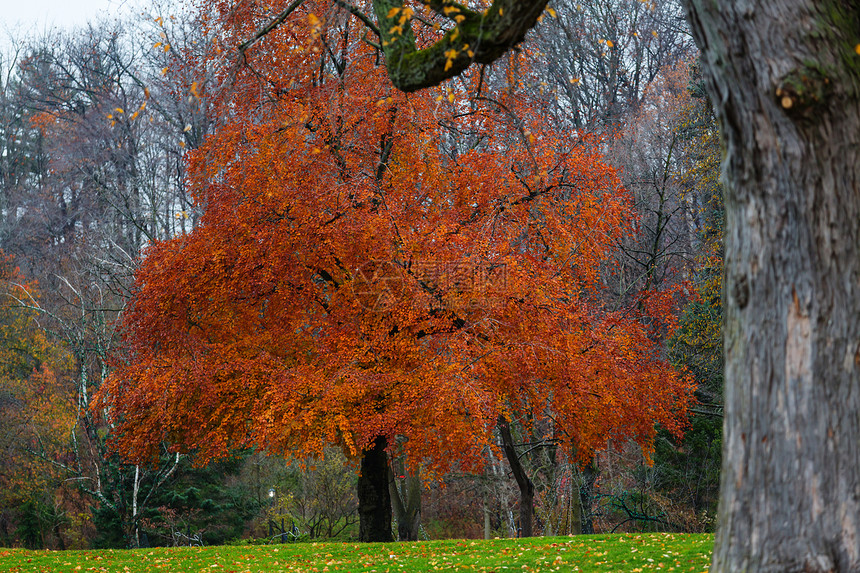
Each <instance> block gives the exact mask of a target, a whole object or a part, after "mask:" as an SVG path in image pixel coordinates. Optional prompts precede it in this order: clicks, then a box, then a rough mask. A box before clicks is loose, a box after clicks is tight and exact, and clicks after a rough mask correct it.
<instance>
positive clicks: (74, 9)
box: [0, 0, 131, 36]
mask: <svg viewBox="0 0 860 573" xmlns="http://www.w3.org/2000/svg"><path fill="white" fill-rule="evenodd" d="M0 2H2V4H3V8H2V10H0V22H2V25H0V33H2V34H4V35H5V34H6V32H12V33H16V35H21V34H23V35H26V36H29V35H30V34H32V33H39V32H42V31H45V30H47V29H50V28H52V27H54V26H56V27H61V28H72V27H75V26H80V25H83V24H85V23H86V22H87V21H88V20H94V19H96V18H98V17H99V16H108V17H111V16H115V15H119V14H121V13H122V14H126V13H128V11H129V9H130V6H131V1H130V0H0Z"/></svg>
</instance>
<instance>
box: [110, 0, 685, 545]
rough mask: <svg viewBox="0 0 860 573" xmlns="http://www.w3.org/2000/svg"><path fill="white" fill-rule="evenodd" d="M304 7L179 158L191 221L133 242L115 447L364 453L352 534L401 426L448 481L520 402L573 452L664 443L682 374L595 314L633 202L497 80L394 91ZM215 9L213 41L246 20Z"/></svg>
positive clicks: (611, 318)
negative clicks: (185, 159)
mask: <svg viewBox="0 0 860 573" xmlns="http://www.w3.org/2000/svg"><path fill="white" fill-rule="evenodd" d="M316 8H319V7H316ZM250 9H253V7H251V8H250ZM313 9H314V6H308V7H302V8H300V9H298V11H297V15H298V17H297V18H294V19H292V20H290V21H288V22H285V23H283V24H282V25H281V26H280V27H278V28H277V29H276V30H274V31H272V32H270V33H269V35H268V36H267V37H266V38H265V40H264V41H262V42H260V43H259V44H257V46H256V47H255V50H254V53H253V60H252V61H251V65H250V66H248V67H243V68H239V69H238V70H237V69H233V68H230V67H229V66H225V68H224V72H223V73H224V74H225V75H226V76H229V77H230V79H231V81H232V87H231V89H230V90H228V91H226V92H225V93H224V94H222V95H221V96H220V97H221V99H220V100H219V105H220V109H221V111H222V114H223V117H224V118H225V120H224V121H223V124H222V125H221V126H220V127H219V128H218V129H217V130H216V132H215V133H214V134H213V135H212V136H210V137H209V138H208V140H207V141H206V143H205V144H204V145H203V146H202V148H201V149H200V150H198V151H197V152H195V153H194V154H193V156H192V160H191V165H190V173H191V179H190V184H191V187H192V189H193V192H194V194H195V197H196V200H197V202H198V204H200V205H202V206H205V213H204V215H203V218H202V219H201V222H200V225H199V226H198V227H197V228H196V229H195V230H194V231H193V232H191V233H190V234H188V235H183V236H179V237H176V238H174V239H172V240H167V241H158V242H154V243H153V244H152V245H151V246H150V247H149V248H148V249H147V251H146V257H145V259H144V260H143V261H142V264H141V267H140V270H139V272H138V274H137V277H136V287H135V294H134V297H133V300H132V304H131V307H130V309H129V310H128V312H127V313H126V315H125V317H124V329H125V331H124V333H125V334H124V340H125V342H126V347H127V350H128V352H129V354H128V355H127V357H126V358H124V359H122V360H120V361H119V363H118V364H117V368H116V370H115V371H114V373H113V374H112V376H111V377H110V379H109V381H108V383H107V384H106V385H105V386H103V388H102V391H101V392H100V400H99V407H103V408H104V409H106V411H107V412H108V415H109V418H110V422H111V424H112V427H113V431H114V436H115V443H116V445H117V446H118V447H119V448H120V449H121V450H123V451H124V452H125V454H126V455H128V456H130V457H132V458H134V459H137V460H143V459H151V458H152V456H154V455H155V453H156V452H157V450H158V447H159V444H160V443H163V442H167V443H169V444H174V445H175V446H176V447H178V448H180V449H183V450H187V451H191V452H193V453H195V454H196V455H197V459H198V460H200V461H206V460H209V459H213V458H217V457H219V456H222V455H225V454H226V453H227V452H229V451H230V450H231V449H234V448H246V447H256V448H263V449H266V450H269V451H274V452H279V453H287V454H319V453H321V452H322V448H323V447H324V446H325V445H326V444H338V445H340V446H341V447H343V449H344V450H345V451H346V452H347V453H349V454H350V455H351V456H353V457H354V458H357V459H360V460H361V478H360V481H359V499H360V517H361V525H360V537H361V539H363V540H368V541H370V540H386V539H390V538H391V527H390V500H389V498H388V483H387V481H388V467H387V454H386V450H387V448H389V447H390V446H392V445H393V443H394V438H395V437H397V438H398V444H399V445H400V446H401V447H402V449H403V452H404V453H405V455H406V456H408V458H409V459H410V460H412V461H413V462H418V461H424V462H427V463H429V464H430V465H431V466H432V467H434V468H435V469H437V470H444V469H446V468H448V467H450V466H451V464H452V463H455V462H456V463H459V464H463V465H465V466H467V467H468V466H469V465H474V464H476V463H477V462H478V461H479V460H480V453H481V451H482V448H483V447H484V446H486V445H487V444H488V443H490V441H491V440H490V437H491V434H492V431H493V429H494V428H495V426H496V423H497V421H498V420H500V419H501V420H508V419H509V418H510V416H511V414H512V412H516V411H523V410H529V409H531V410H533V411H534V412H536V413H538V414H539V415H540V416H549V417H550V418H551V419H552V423H553V424H554V428H555V434H556V438H557V439H558V441H559V442H563V443H566V444H568V445H569V446H571V447H570V448H568V450H569V451H570V450H573V451H575V452H576V453H577V455H578V456H580V457H581V458H582V459H588V458H590V457H591V456H592V455H593V453H594V451H595V450H598V449H601V448H604V447H605V446H606V444H607V443H608V442H609V441H610V440H615V441H616V442H621V441H623V440H634V441H636V442H637V443H639V444H640V445H641V447H642V448H643V450H645V452H646V453H647V452H649V451H650V449H651V448H652V442H653V437H654V434H655V424H661V425H663V426H664V427H667V428H669V429H673V430H678V429H679V427H680V424H681V423H682V420H683V416H684V410H685V406H686V403H687V401H688V399H689V395H690V390H691V387H690V384H689V382H688V380H687V379H686V378H684V377H682V376H680V375H678V374H677V373H675V372H674V371H673V370H672V369H671V368H670V367H669V366H668V365H667V363H666V362H665V361H664V360H662V359H661V358H660V355H659V351H658V349H656V348H655V347H654V345H653V343H652V339H651V337H650V335H651V332H650V330H649V327H648V326H647V325H646V324H645V322H644V321H642V320H640V319H639V316H638V314H637V310H636V306H635V305H634V306H632V307H630V308H616V307H615V306H613V305H609V304H607V303H606V301H605V300H604V299H605V298H606V297H605V295H604V293H603V287H602V286H601V285H602V282H601V276H602V272H603V271H604V270H605V269H604V268H602V266H601V265H602V264H603V263H604V262H605V261H606V260H607V258H608V257H607V254H608V253H607V251H608V249H609V248H610V245H611V244H612V243H613V242H614V241H615V240H617V239H618V237H619V236H620V234H621V233H624V232H625V229H627V227H628V223H629V218H630V216H631V211H630V204H629V199H628V197H627V195H626V193H625V192H624V191H623V190H622V189H621V188H620V186H619V184H618V180H617V178H616V176H615V174H614V172H613V171H612V170H611V169H610V168H609V167H608V166H607V165H606V164H605V163H604V162H603V160H602V159H601V157H600V155H599V154H598V153H597V151H596V149H597V145H596V142H592V141H589V140H588V138H584V137H577V136H576V134H571V133H556V132H554V131H553V130H552V128H551V126H547V125H543V124H542V122H541V121H540V118H538V117H533V116H531V115H530V114H529V113H528V110H527V108H526V107H525V106H526V105H527V101H525V100H524V99H522V98H520V97H518V96H516V95H514V94H513V92H503V93H498V94H491V95H487V94H484V95H482V96H481V97H479V98H473V99H468V98H466V97H465V95H464V92H462V90H461V91H458V92H455V91H453V90H451V89H450V88H449V89H448V90H446V91H440V92H437V93H430V92H424V93H421V94H417V95H411V96H407V95H404V94H403V93H399V92H396V91H395V90H394V89H393V88H391V87H390V84H389V83H388V81H387V80H386V78H385V77H384V75H383V74H384V69H383V68H381V67H380V66H378V62H379V56H378V54H377V53H376V49H375V48H374V47H373V46H372V45H369V44H368V43H367V42H365V41H364V40H363V39H362V37H361V31H360V30H359V29H358V28H357V26H356V24H355V23H353V22H352V21H350V20H349V19H348V18H347V17H346V13H345V12H337V11H335V12H329V13H328V15H327V22H322V21H321V18H320V16H318V15H317V14H319V13H320V12H319V11H316V12H315V11H314V10H313ZM220 16H221V17H220V19H218V20H214V21H213V22H212V25H213V26H218V27H219V34H220V35H221V37H224V38H227V39H228V40H229V39H230V38H236V39H238V38H242V37H245V36H246V35H247V34H248V32H249V30H252V29H253V26H255V25H256V22H257V21H258V19H259V15H255V14H253V13H242V12H240V11H238V10H232V11H225V12H224V13H223V14H221V15H220ZM255 16H256V19H255ZM260 78H263V79H262V80H261V79H260ZM475 83H476V84H477V83H478V82H475ZM475 87H476V86H472V88H473V89H474V88H475Z"/></svg>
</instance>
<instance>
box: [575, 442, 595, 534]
mask: <svg viewBox="0 0 860 573" xmlns="http://www.w3.org/2000/svg"><path fill="white" fill-rule="evenodd" d="M598 473H599V470H598V468H597V458H592V460H591V461H590V462H588V465H586V466H585V467H583V468H582V470H581V472H580V475H581V476H582V483H581V484H580V486H579V517H580V531H581V533H582V534H583V535H590V534H592V533H594V483H595V482H596V481H597V475H598Z"/></svg>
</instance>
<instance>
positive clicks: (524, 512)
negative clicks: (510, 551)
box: [499, 417, 535, 537]
mask: <svg viewBox="0 0 860 573" xmlns="http://www.w3.org/2000/svg"><path fill="white" fill-rule="evenodd" d="M499 433H500V434H501V436H502V449H503V450H504V452H505V458H506V459H507V460H508V464H509V465H510V466H511V472H512V473H513V474H514V479H516V481H517V486H518V487H519V488H520V537H531V536H532V535H534V532H533V528H532V521H533V520H532V516H533V515H534V500H535V486H534V484H533V483H532V480H531V479H530V478H529V475H528V473H527V472H526V470H525V468H524V467H523V465H522V464H521V463H520V458H519V457H518V456H517V450H516V448H515V447H514V438H513V436H512V435H511V425H510V423H508V421H507V420H505V419H504V418H502V417H500V418H499Z"/></svg>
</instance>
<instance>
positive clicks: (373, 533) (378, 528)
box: [358, 436, 394, 542]
mask: <svg viewBox="0 0 860 573" xmlns="http://www.w3.org/2000/svg"><path fill="white" fill-rule="evenodd" d="M387 445H388V443H387V440H386V439H385V437H383V436H378V437H377V438H376V440H375V441H374V442H373V445H372V446H371V447H370V449H368V450H365V451H364V455H363V456H362V458H361V475H360V476H359V478H358V539H359V541H365V542H372V541H394V537H393V536H392V535H391V496H390V495H389V492H388V454H386V453H385V448H386V446H387Z"/></svg>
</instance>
